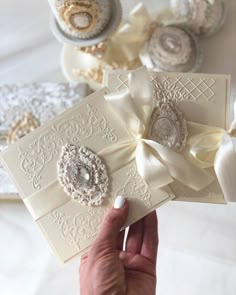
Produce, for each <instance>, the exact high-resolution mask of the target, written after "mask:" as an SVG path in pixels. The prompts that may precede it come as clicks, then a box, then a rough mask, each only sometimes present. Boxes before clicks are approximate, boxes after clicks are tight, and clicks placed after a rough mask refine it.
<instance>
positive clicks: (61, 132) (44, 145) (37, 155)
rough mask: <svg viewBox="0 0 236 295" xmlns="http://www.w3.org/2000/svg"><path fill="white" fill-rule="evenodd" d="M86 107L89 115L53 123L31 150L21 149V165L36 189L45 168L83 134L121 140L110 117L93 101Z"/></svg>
mask: <svg viewBox="0 0 236 295" xmlns="http://www.w3.org/2000/svg"><path fill="white" fill-rule="evenodd" d="M86 108H87V114H86V115H83V114H80V113H78V114H76V115H74V116H72V117H71V118H70V119H69V120H64V121H62V122H60V123H58V124H57V125H54V126H52V127H51V128H50V129H48V130H47V131H46V132H45V133H43V134H41V135H40V136H39V137H38V138H37V139H36V140H35V141H34V142H33V143H32V144H30V145H29V147H28V150H27V151H26V150H22V149H21V148H19V149H18V150H19V155H18V156H19V158H20V161H21V163H20V165H21V169H22V170H23V172H24V173H25V175H26V176H27V177H28V178H29V182H30V183H31V184H32V187H33V188H34V189H40V188H41V184H40V180H41V179H42V171H43V170H44V169H45V168H46V167H47V165H48V164H49V163H51V162H52V160H53V159H54V157H55V156H58V155H59V153H60V151H61V147H62V146H63V145H65V144H67V143H71V144H75V145H78V144H79V142H80V139H81V138H83V140H86V139H89V138H90V137H92V136H96V135H99V136H100V138H103V139H104V140H107V141H110V142H112V143H115V142H117V140H118V138H117V135H116V133H115V130H114V129H112V128H110V127H109V123H108V121H107V119H106V118H105V117H104V116H103V115H100V114H99V113H98V111H97V109H96V108H93V107H91V106H90V105H89V104H87V105H86Z"/></svg>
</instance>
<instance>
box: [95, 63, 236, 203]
mask: <svg viewBox="0 0 236 295" xmlns="http://www.w3.org/2000/svg"><path fill="white" fill-rule="evenodd" d="M105 98H106V100H107V102H108V103H109V104H110V105H111V106H112V108H113V109H114V110H115V112H116V113H117V114H118V116H119V117H120V119H121V120H122V121H123V122H125V125H126V128H127V129H128V130H129V132H130V133H131V135H132V136H133V140H131V141H129V142H123V143H118V144H116V145H114V146H112V147H110V148H106V149H105V150H103V151H101V152H100V153H99V154H100V155H102V156H104V157H105V158H106V161H107V163H109V166H110V167H111V170H112V171H116V170H118V169H119V168H121V167H122V166H125V165H127V164H128V163H129V162H130V161H131V160H134V159H135V160H136V164H137V170H138V172H139V174H140V176H142V177H143V178H144V179H145V181H146V182H147V183H148V184H149V185H150V186H152V187H155V188H162V187H164V186H166V185H168V184H170V183H172V182H173V181H174V180H177V181H179V182H181V183H182V184H184V185H187V186H188V187H190V188H192V189H194V190H196V191H200V190H202V189H203V188H205V187H207V186H208V185H209V184H210V183H212V182H213V181H214V180H215V175H214V173H212V172H211V171H209V169H206V168H210V167H214V168H215V172H216V175H217V178H218V181H219V183H220V185H221V188H222V191H223V193H224V195H225V198H226V200H228V201H236V199H235V196H234V191H235V192H236V185H235V182H236V181H235V180H236V172H234V170H235V169H233V168H232V166H231V165H234V164H235V166H234V167H235V168H236V154H235V151H234V147H233V144H232V141H231V138H230V136H229V135H228V134H227V132H226V131H225V130H223V129H220V128H214V127H209V126H205V125H201V124H196V123H192V122H188V129H189V131H190V132H189V133H190V134H192V136H190V137H189V138H188V141H187V148H186V149H185V152H183V153H177V152H174V151H173V150H171V149H170V148H168V147H165V146H163V145H161V144H159V143H157V142H154V141H152V140H150V139H148V138H147V132H148V128H149V120H150V116H151V113H152V110H153V88H152V85H151V82H150V76H149V72H148V71H147V69H146V68H145V67H142V68H140V69H138V70H136V71H134V72H132V73H131V74H130V75H129V90H127V91H121V92H117V93H112V94H108V95H106V97H105Z"/></svg>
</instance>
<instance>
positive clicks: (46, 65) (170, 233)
mask: <svg viewBox="0 0 236 295" xmlns="http://www.w3.org/2000/svg"><path fill="white" fill-rule="evenodd" d="M122 2H123V4H125V6H126V9H125V13H126V14H127V11H128V8H131V7H132V6H133V4H134V3H137V2H138V1H133V0H132V1H131V0H129V1H127V0H123V1H122ZM145 3H146V4H147V6H148V8H149V9H150V10H151V9H152V8H153V7H154V6H155V7H161V5H167V4H168V1H167V0H166V1H165V0H162V1H161V0H159V1H157V0H156V1H155V0H152V1H151V0H150V1H148V0H146V1H145ZM48 16H49V9H48V4H47V1H46V0H43V1H42V0H17V1H16V0H8V1H4V0H0V40H1V41H0V83H6V82H8V83H11V82H30V81H62V80H63V77H62V75H61V73H60V66H59V56H60V48H61V45H60V44H59V43H58V42H57V41H56V40H55V39H54V37H53V36H52V34H51V32H50V29H49V21H48ZM235 28H236V1H235V0H231V1H230V9H229V16H228V19H227V22H226V24H225V26H224V28H223V29H222V30H221V31H220V32H219V33H218V34H217V35H215V36H213V37H212V38H211V39H207V40H205V41H204V42H203V45H204V48H205V53H206V58H205V62H204V66H203V68H202V71H203V72H210V73H222V74H223V73H226V74H231V75H232V89H231V91H232V98H233V96H236V61H235V56H236V35H235ZM235 168H236V167H235ZM158 216H159V231H160V247H159V256H158V284H157V294H159V295H173V294H174V295H185V294H188V295H199V294H201V295H209V294H214V295H222V294H224V295H234V294H235V292H236V204H235V205H233V204H230V205H228V206H219V205H207V204H191V203H175V202H170V203H168V204H166V205H165V206H163V207H162V208H160V209H158ZM78 264H79V263H78V261H74V262H72V263H70V264H68V265H65V266H62V265H59V264H58V262H57V260H56V259H55V258H54V256H53V255H52V254H51V252H50V250H49V247H48V245H47V242H46V241H45V240H44V239H43V238H42V236H41V234H40V232H39V230H38V228H37V226H36V225H35V224H34V223H33V221H32V218H31V217H30V215H29V213H28V212H27V210H26V208H25V207H24V206H23V204H21V203H0V294H1V295H15V294H20V295H21V294H22V295H54V294H55V295H64V294H70V295H75V294H79V291H78V289H79V286H78V272H77V270H78Z"/></svg>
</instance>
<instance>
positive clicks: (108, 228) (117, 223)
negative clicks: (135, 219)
mask: <svg viewBox="0 0 236 295" xmlns="http://www.w3.org/2000/svg"><path fill="white" fill-rule="evenodd" d="M128 211H129V209H128V202H127V200H126V199H125V198H123V197H122V196H118V197H117V198H116V200H115V202H114V205H113V208H112V209H111V210H110V212H109V213H108V214H107V216H106V217H105V219H104V222H103V225H102V228H101V230H100V232H99V234H98V236H97V239H96V241H95V245H96V246H95V247H98V246H99V244H103V245H104V244H106V245H109V246H110V247H112V248H115V247H116V242H117V238H118V235H119V233H120V230H121V228H122V227H123V225H124V224H125V221H126V218H127V216H128Z"/></svg>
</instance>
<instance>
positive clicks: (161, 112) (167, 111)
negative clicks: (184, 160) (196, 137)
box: [148, 103, 188, 152]
mask: <svg viewBox="0 0 236 295" xmlns="http://www.w3.org/2000/svg"><path fill="white" fill-rule="evenodd" d="M187 136H188V129H187V123H186V120H185V118H184V116H183V114H182V112H181V111H180V110H179V109H178V108H177V107H176V106H175V105H174V104H171V103H164V104H162V105H161V106H160V107H156V108H155V109H154V110H153V113H152V116H151V120H150V127H149V134H148V137H149V139H151V140H153V141H156V142H158V143H160V144H162V145H164V146H166V147H168V148H170V149H172V150H174V151H177V152H179V151H181V150H182V149H183V148H184V146H185V145H186V141H187Z"/></svg>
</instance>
